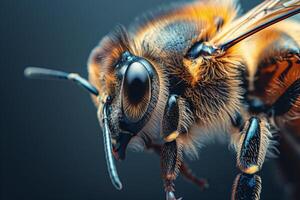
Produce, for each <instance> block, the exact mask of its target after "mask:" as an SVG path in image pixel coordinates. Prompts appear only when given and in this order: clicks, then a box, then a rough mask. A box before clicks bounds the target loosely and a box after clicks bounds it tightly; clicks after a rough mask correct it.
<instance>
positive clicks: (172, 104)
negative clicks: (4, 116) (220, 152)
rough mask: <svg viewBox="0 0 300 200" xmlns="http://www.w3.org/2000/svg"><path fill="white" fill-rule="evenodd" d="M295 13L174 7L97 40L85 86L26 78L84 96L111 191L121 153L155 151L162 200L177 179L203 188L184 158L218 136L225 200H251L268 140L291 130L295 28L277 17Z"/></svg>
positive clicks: (283, 1)
mask: <svg viewBox="0 0 300 200" xmlns="http://www.w3.org/2000/svg"><path fill="white" fill-rule="evenodd" d="M299 12H300V1H298V0H266V1H264V2H262V3H261V4H259V5H258V6H256V7H255V8H253V9H251V10H250V11H249V12H247V13H246V14H243V15H241V13H240V9H239V5H238V2H237V1H234V0H214V1H213V0H202V1H195V2H189V3H179V4H174V5H172V6H170V7H167V8H163V9H160V10H159V11H157V12H154V13H153V12H152V13H150V14H146V15H145V16H143V17H140V18H138V19H137V20H136V21H135V22H134V23H133V25H131V26H129V27H128V28H124V27H117V28H116V29H115V30H114V31H112V32H111V33H110V34H108V35H107V36H105V37H104V38H103V39H102V40H101V42H100V43H99V45H98V46H97V47H96V48H95V49H94V50H93V51H92V53H91V55H90V58H89V61H88V72H89V81H87V80H86V79H84V78H82V77H80V76H79V75H78V74H73V73H66V72H61V71H56V70H50V69H44V68H36V67H29V68H27V69H26V70H25V75H26V76H27V77H30V78H60V79H66V80H71V81H74V82H76V83H78V84H79V85H81V86H82V87H84V88H85V89H87V90H88V91H89V92H90V93H91V94H92V99H93V102H94V104H95V105H96V108H97V111H98V112H97V116H98V119H99V123H100V125H101V127H102V133H103V141H104V149H105V156H106V162H107V168H108V172H109V175H110V179H111V181H112V183H113V185H114V186H115V187H116V189H119V190H120V189H121V188H122V183H121V181H120V179H119V176H118V173H117V170H116V167H115V163H114V162H115V161H114V159H117V160H120V159H121V160H123V159H125V155H126V150H127V147H129V146H134V147H135V148H141V149H154V150H155V152H157V153H158V154H159V156H160V163H161V175H162V179H163V181H164V189H165V192H166V199H167V200H176V199H177V198H176V197H175V192H174V191H175V185H174V181H175V179H176V177H177V175H178V174H179V173H182V174H183V175H185V176H186V177H187V178H189V179H190V180H192V181H193V182H194V183H196V184H198V185H199V186H201V187H204V186H205V185H206V183H205V181H204V180H202V179H198V178H197V177H195V176H193V175H192V174H191V170H190V169H189V168H188V167H187V165H186V164H185V163H184V160H183V157H184V155H185V156H187V157H197V152H198V151H199V149H200V148H201V147H202V145H203V144H204V143H205V142H206V141H207V138H211V137H213V136H216V135H217V136H219V137H221V138H223V139H226V138H229V140H230V144H231V145H232V147H233V149H234V150H235V152H236V162H237V167H238V168H239V170H240V173H239V174H238V175H237V177H236V179H235V181H234V184H233V187H232V188H233V189H232V199H236V200H241V199H260V193H261V188H262V187H261V177H260V176H258V175H257V174H256V173H257V172H258V171H260V170H261V168H262V166H263V163H264V161H265V157H266V156H271V155H272V153H274V151H276V150H273V151H272V149H275V146H276V141H275V139H274V135H275V134H276V133H281V135H284V136H283V137H285V135H293V133H294V132H297V133H299V130H300V126H299V122H300V54H299V46H300V24H299V23H297V22H295V21H292V20H286V19H287V18H290V17H292V16H294V15H296V14H298V13H299ZM292 128H293V130H294V131H292V132H291V131H290V130H291V129H292Z"/></svg>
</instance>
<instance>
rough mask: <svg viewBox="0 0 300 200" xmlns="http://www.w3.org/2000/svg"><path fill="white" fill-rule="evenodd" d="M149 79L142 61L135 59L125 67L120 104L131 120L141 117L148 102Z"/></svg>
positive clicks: (149, 95) (149, 94)
mask: <svg viewBox="0 0 300 200" xmlns="http://www.w3.org/2000/svg"><path fill="white" fill-rule="evenodd" d="M150 97H151V79H150V75H149V72H148V70H147V69H146V67H145V66H144V63H142V62H139V61H136V62H133V63H131V64H130V65H129V66H128V68H127V69H126V72H125V75H124V78H123V85H122V106H123V111H124V113H125V115H126V117H127V118H128V119H129V120H130V121H133V122H136V121H138V120H140V119H141V118H142V116H143V115H144V113H145V112H146V110H147V108H148V105H149V103H150Z"/></svg>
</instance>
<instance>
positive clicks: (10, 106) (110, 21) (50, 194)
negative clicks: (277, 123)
mask: <svg viewBox="0 0 300 200" xmlns="http://www.w3.org/2000/svg"><path fill="white" fill-rule="evenodd" d="M168 2H169V1H165V0H151V1H150V0H149V1H140V0H130V1H129V0H127V1H121V0H118V1H117V0H107V1H103V0H85V1H79V0H63V1H61V0H52V1H49V0H39V1H38V0H26V1H17V0H1V2H0V22H1V23H0V24H1V26H0V28H1V35H0V44H1V46H0V48H1V49H0V53H1V56H0V58H1V59H0V66H1V67H0V70H1V76H0V77H1V78H0V83H1V84H0V87H1V98H0V101H1V111H0V117H1V121H0V123H1V124H0V125H1V127H0V137H1V140H0V141H1V152H0V153H1V157H0V158H1V171H0V172H1V174H0V198H1V200H23V199H30V200H38V199H43V200H47V199H49V200H50V199H62V200H67V199H72V200H82V199H88V200H93V199H95V200H100V199H105V200H111V199H121V198H122V199H131V200H136V199H145V200H150V199H151V200H152V199H164V191H163V184H162V181H161V179H160V169H159V158H158V156H156V155H155V154H150V153H132V152H129V154H128V156H127V159H126V161H125V162H121V163H118V170H119V174H120V177H121V179H122V181H123V184H124V189H123V190H122V191H117V190H115V189H114V188H113V186H112V184H111V183H110V180H109V177H108V173H107V171H106V165H105V160H104V152H103V146H102V138H101V137H100V135H101V131H100V127H99V125H98V121H97V117H96V108H95V107H94V105H93V103H92V101H91V99H90V96H89V95H88V94H87V93H85V92H84V91H83V90H80V89H78V87H77V86H76V85H74V84H69V83H63V82H52V81H36V80H26V79H25V78H24V77H23V70H24V68H25V67H26V66H28V65H33V66H47V67H49V68H53V69H61V70H64V71H69V72H77V73H80V74H82V75H83V76H84V77H87V70H86V63H87V58H88V56H89V53H90V51H91V50H92V49H93V48H94V47H95V46H96V45H97V43H98V41H99V40H100V39H101V38H102V37H103V36H104V35H106V34H107V33H108V32H109V31H110V30H112V29H113V28H114V27H115V26H116V25H117V24H123V25H129V24H130V22H131V21H132V20H133V19H134V18H135V16H138V15H140V14H143V12H144V11H147V10H151V9H155V8H157V7H158V6H159V5H161V4H163V5H165V4H167V3H168ZM170 2H171V1H170ZM258 2H259V1H258V0H251V1H247V0H244V1H241V3H242V6H243V8H244V10H248V9H249V8H251V7H253V6H254V5H256V4H257V3H258ZM276 163H277V161H276V160H270V161H267V162H266V164H265V165H264V167H263V170H262V171H261V172H260V173H259V174H260V175H261V177H262V179H263V190H262V199H274V200H276V199H278V200H279V199H284V186H283V183H282V182H281V179H280V178H279V176H278V175H279V174H280V172H279V170H278V167H277V165H276ZM189 164H190V166H191V167H192V169H193V170H194V171H195V172H196V174H197V175H198V176H202V177H205V178H207V179H208V180H209V184H210V188H209V189H208V190H206V191H204V192H201V191H200V190H199V189H198V188H197V187H196V186H194V185H192V184H190V183H188V182H186V181H184V180H183V178H182V177H179V178H178V180H177V181H176V188H177V191H176V194H177V195H178V197H180V196H183V197H184V199H186V200H193V199H230V195H231V186H232V183H233V180H234V178H235V176H236V174H237V173H238V172H239V171H238V170H237V169H236V167H235V164H236V163H235V156H234V154H233V153H232V152H230V151H229V150H228V146H227V144H210V145H208V146H207V148H204V149H202V151H201V153H200V159H199V160H197V161H190V162H189Z"/></svg>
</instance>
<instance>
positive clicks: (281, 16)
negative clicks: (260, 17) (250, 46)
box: [220, 8, 300, 51]
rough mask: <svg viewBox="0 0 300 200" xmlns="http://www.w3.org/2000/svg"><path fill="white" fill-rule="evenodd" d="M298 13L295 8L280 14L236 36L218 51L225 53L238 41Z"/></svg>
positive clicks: (299, 10) (299, 9) (299, 11)
mask: <svg viewBox="0 0 300 200" xmlns="http://www.w3.org/2000/svg"><path fill="white" fill-rule="evenodd" d="M298 13H300V8H297V9H295V10H292V11H290V12H288V13H285V14H282V15H280V16H278V17H276V18H274V19H271V20H269V21H268V22H266V23H263V24H261V25H259V26H257V27H255V28H253V29H251V30H250V31H248V32H246V33H244V34H242V35H240V36H238V37H237V38H234V39H233V40H230V41H229V42H226V43H225V44H222V45H220V49H222V50H223V51H226V50H227V49H229V48H230V47H232V46H234V45H236V44H237V43H239V42H240V41H242V40H244V39H246V38H248V37H250V36H251V35H253V34H255V33H257V32H259V31H261V30H263V29H265V28H267V27H269V26H271V25H273V24H276V23H278V22H280V21H282V20H285V19H287V18H289V17H292V16H294V15H296V14H298Z"/></svg>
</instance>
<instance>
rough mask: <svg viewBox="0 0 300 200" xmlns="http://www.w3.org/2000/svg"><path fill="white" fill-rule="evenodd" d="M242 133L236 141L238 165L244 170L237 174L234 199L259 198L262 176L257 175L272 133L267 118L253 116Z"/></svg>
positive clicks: (233, 191) (249, 199) (251, 199)
mask: <svg viewBox="0 0 300 200" xmlns="http://www.w3.org/2000/svg"><path fill="white" fill-rule="evenodd" d="M241 128H242V131H241V133H240V134H241V135H240V136H239V137H238V138H237V139H236V140H235V141H234V143H235V147H236V151H237V166H238V168H239V169H240V170H241V171H242V173H241V174H239V175H237V177H236V180H235V183H234V185H233V190H232V200H241V199H243V200H244V199H247V200H258V199H260V192H261V178H260V177H259V176H258V175H255V173H257V172H258V171H259V170H260V169H261V168H262V165H263V163H264V160H265V156H266V152H267V149H268V147H269V145H270V139H271V137H272V134H271V132H270V130H269V129H270V128H269V125H268V123H267V122H266V120H265V119H263V118H259V117H257V116H253V117H251V118H250V119H248V120H247V121H246V123H244V124H243V125H242V127H241Z"/></svg>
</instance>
